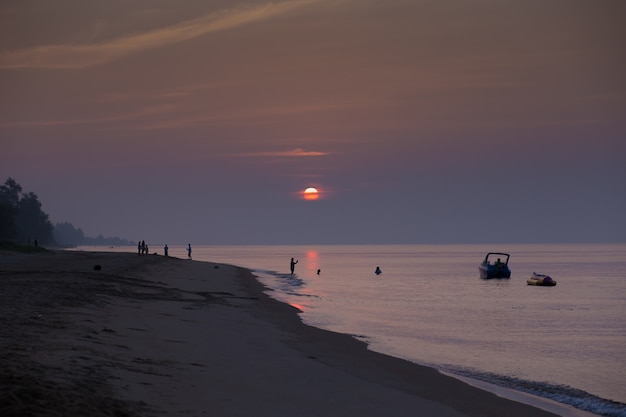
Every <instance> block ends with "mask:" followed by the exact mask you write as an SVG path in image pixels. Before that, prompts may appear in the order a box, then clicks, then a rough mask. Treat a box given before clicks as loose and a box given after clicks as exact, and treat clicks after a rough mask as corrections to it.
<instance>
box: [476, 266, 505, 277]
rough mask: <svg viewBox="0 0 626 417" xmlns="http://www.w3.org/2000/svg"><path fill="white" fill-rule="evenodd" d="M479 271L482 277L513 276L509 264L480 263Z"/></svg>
mask: <svg viewBox="0 0 626 417" xmlns="http://www.w3.org/2000/svg"><path fill="white" fill-rule="evenodd" d="M478 271H479V272H480V277H481V278H482V279H492V278H511V270H510V269H509V268H508V267H507V266H503V267H495V266H494V265H480V266H479V267H478Z"/></svg>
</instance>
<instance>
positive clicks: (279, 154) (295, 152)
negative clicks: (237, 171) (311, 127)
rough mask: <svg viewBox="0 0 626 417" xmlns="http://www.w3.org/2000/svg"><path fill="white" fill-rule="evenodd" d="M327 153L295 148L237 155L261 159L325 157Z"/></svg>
mask: <svg viewBox="0 0 626 417" xmlns="http://www.w3.org/2000/svg"><path fill="white" fill-rule="evenodd" d="M328 154H329V153H328V152H322V151H305V150H304V149H300V148H296V149H292V150H290V151H269V152H251V153H243V154H239V156H261V157H268V156H269V157H302V156H326V155H328Z"/></svg>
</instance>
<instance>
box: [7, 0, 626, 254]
mask: <svg viewBox="0 0 626 417" xmlns="http://www.w3.org/2000/svg"><path fill="white" fill-rule="evenodd" d="M625 19H626V2H623V1H620V0H615V1H611V0H605V1H595V0H588V1H576V0H563V1H561V0H551V1H544V0H541V1H539V0H529V1H526V0H524V1H521V0H520V1H502V0H492V1H485V0H476V1H471V2H468V1H460V0H459V1H457V0H446V1H427V0H424V1H418V0H415V1H406V0H386V1H379V0H300V1H298V0H296V1H277V2H269V1H268V2H264V1H238V0H234V1H233V0H228V1H225V0H224V1H211V2H207V1H200V0H177V1H171V0H170V1H164V0H161V1H158V0H155V1H150V2H144V1H135V0H130V1H129V0H123V1H122V0H110V1H106V2H100V1H98V2H96V1H93V2H91V1H75V0H73V1H69V0H57V1H54V2H50V1H44V0H31V1H3V2H2V3H0V92H1V94H0V144H1V149H0V180H1V181H2V182H4V180H5V179H6V178H8V177H13V178H14V179H15V180H16V181H17V182H18V183H19V184H21V185H22V187H23V188H24V190H25V191H32V192H34V193H36V194H37V195H38V196H39V199H40V201H41V202H42V204H43V209H44V211H46V212H47V213H48V214H49V215H50V218H51V221H52V222H53V223H57V222H65V221H69V222H71V223H72V224H74V226H76V227H81V228H82V229H83V230H84V232H85V234H87V235H88V236H96V235H98V234H103V235H105V236H119V237H123V238H127V239H130V240H140V239H145V240H146V241H147V242H149V243H152V244H162V243H169V244H186V243H188V242H191V243H192V244H234V243H242V244H275V243H282V244H295V243H303V244H319V243H474V242H475V243H517V242H533V243H541V242H616V241H619V242H624V241H626V220H624V217H625V215H624V213H626V75H625V74H626V52H625V50H626V49H625V48H624V40H625V39H626V29H625V25H624V21H626V20H625ZM309 186H314V187H317V188H318V189H319V190H320V199H318V200H317V201H307V200H304V199H303V198H302V192H303V190H304V189H305V188H307V187H309Z"/></svg>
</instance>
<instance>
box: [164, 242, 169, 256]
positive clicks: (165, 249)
mask: <svg viewBox="0 0 626 417" xmlns="http://www.w3.org/2000/svg"><path fill="white" fill-rule="evenodd" d="M167 249H168V248H167V243H166V244H165V247H164V248H163V252H165V256H167Z"/></svg>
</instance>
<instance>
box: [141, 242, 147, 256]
mask: <svg viewBox="0 0 626 417" xmlns="http://www.w3.org/2000/svg"><path fill="white" fill-rule="evenodd" d="M141 253H142V254H145V253H146V241H145V240H142V241H141Z"/></svg>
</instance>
